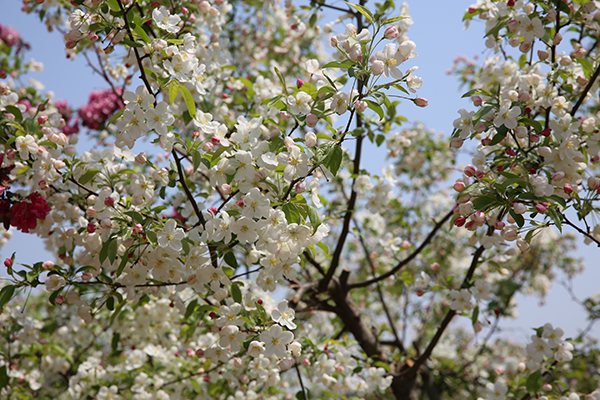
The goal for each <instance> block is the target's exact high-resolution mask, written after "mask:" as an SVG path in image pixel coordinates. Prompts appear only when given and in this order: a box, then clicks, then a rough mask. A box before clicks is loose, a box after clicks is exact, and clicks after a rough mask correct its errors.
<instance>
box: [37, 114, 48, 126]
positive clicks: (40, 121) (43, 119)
mask: <svg viewBox="0 0 600 400" xmlns="http://www.w3.org/2000/svg"><path fill="white" fill-rule="evenodd" d="M37 121H38V124H40V125H43V124H45V123H46V121H48V116H47V115H46V114H44V115H40V116H39V117H38V118H37Z"/></svg>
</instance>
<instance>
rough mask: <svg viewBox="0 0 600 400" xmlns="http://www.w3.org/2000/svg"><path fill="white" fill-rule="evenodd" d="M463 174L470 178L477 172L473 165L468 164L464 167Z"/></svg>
mask: <svg viewBox="0 0 600 400" xmlns="http://www.w3.org/2000/svg"><path fill="white" fill-rule="evenodd" d="M463 172H464V174H465V175H466V176H468V177H471V176H473V175H475V173H476V172H477V169H476V168H475V167H474V166H473V165H471V164H469V165H467V166H466V167H465V169H464V171H463Z"/></svg>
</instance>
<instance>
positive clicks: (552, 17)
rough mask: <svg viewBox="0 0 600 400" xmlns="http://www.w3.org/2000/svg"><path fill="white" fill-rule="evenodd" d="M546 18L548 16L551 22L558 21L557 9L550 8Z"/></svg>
mask: <svg viewBox="0 0 600 400" xmlns="http://www.w3.org/2000/svg"><path fill="white" fill-rule="evenodd" d="M546 18H548V21H550V22H554V21H556V9H554V8H551V9H550V10H548V14H546Z"/></svg>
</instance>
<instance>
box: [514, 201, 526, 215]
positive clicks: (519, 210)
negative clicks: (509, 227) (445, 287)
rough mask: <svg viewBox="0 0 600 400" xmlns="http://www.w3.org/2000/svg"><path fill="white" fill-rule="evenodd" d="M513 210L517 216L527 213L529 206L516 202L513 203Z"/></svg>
mask: <svg viewBox="0 0 600 400" xmlns="http://www.w3.org/2000/svg"><path fill="white" fill-rule="evenodd" d="M513 210H514V211H515V213H516V214H525V212H526V211H527V206H526V205H525V204H522V203H516V202H515V203H513Z"/></svg>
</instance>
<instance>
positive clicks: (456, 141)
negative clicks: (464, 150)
mask: <svg viewBox="0 0 600 400" xmlns="http://www.w3.org/2000/svg"><path fill="white" fill-rule="evenodd" d="M462 145H463V140H462V139H461V138H457V137H453V138H452V139H450V147H451V148H453V149H460V148H461V147H462Z"/></svg>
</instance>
